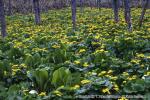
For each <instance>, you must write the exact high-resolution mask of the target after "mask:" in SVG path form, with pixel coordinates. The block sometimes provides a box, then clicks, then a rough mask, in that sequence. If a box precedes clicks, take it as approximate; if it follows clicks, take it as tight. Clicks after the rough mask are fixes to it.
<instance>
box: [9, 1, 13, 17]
mask: <svg viewBox="0 0 150 100" xmlns="http://www.w3.org/2000/svg"><path fill="white" fill-rule="evenodd" d="M8 15H9V16H10V15H12V0H9V1H8Z"/></svg>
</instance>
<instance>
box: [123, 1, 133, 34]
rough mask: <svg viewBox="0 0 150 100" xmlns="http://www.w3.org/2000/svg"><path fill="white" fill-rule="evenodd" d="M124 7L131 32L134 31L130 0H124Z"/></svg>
mask: <svg viewBox="0 0 150 100" xmlns="http://www.w3.org/2000/svg"><path fill="white" fill-rule="evenodd" d="M124 7H125V11H124V13H125V21H126V23H127V24H128V30H129V32H131V31H132V22H131V13H130V0H124Z"/></svg>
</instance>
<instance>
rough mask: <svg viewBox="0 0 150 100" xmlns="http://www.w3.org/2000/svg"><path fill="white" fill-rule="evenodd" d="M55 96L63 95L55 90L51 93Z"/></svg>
mask: <svg viewBox="0 0 150 100" xmlns="http://www.w3.org/2000/svg"><path fill="white" fill-rule="evenodd" d="M53 93H54V94H55V95H57V96H62V95H63V94H62V93H61V92H60V91H58V90H56V91H54V92H53Z"/></svg>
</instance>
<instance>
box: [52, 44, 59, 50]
mask: <svg viewBox="0 0 150 100" xmlns="http://www.w3.org/2000/svg"><path fill="white" fill-rule="evenodd" d="M52 48H55V49H57V48H60V46H59V45H53V46H52Z"/></svg>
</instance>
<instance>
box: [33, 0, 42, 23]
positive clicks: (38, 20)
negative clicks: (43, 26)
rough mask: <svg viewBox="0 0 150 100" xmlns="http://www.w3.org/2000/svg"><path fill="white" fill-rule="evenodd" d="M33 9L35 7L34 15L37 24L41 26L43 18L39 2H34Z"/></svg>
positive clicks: (36, 0)
mask: <svg viewBox="0 0 150 100" xmlns="http://www.w3.org/2000/svg"><path fill="white" fill-rule="evenodd" d="M33 7H34V13H35V23H36V24H40V22H41V17H40V6H39V0H33Z"/></svg>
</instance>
